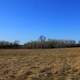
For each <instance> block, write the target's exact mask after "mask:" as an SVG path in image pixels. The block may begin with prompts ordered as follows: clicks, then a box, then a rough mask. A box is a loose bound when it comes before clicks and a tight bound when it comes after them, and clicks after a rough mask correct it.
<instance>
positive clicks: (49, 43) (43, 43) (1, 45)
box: [0, 36, 80, 49]
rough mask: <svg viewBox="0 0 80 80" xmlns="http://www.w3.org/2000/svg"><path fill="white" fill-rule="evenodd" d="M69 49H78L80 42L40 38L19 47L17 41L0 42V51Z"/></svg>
mask: <svg viewBox="0 0 80 80" xmlns="http://www.w3.org/2000/svg"><path fill="white" fill-rule="evenodd" d="M71 47H80V41H79V42H78V43H76V41H75V40H56V39H46V37H45V36H40V37H39V39H38V40H36V41H31V42H27V43H24V44H23V45H20V43H19V41H14V42H9V41H0V49H23V48H24V49H47V48H71Z"/></svg>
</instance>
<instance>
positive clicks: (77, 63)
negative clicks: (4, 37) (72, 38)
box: [0, 48, 80, 80]
mask: <svg viewBox="0 0 80 80" xmlns="http://www.w3.org/2000/svg"><path fill="white" fill-rule="evenodd" d="M0 80H80V48H69V49H67V48H65V49H40V50H26V49H24V50H23V49H22V50H0Z"/></svg>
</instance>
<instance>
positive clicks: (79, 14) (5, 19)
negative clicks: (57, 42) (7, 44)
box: [0, 0, 80, 42]
mask: <svg viewBox="0 0 80 80" xmlns="http://www.w3.org/2000/svg"><path fill="white" fill-rule="evenodd" d="M40 35H45V36H46V37H47V38H52V39H74V40H80V0H0V40H8V41H14V40H19V41H21V42H26V41H30V40H36V39H37V38H38V37H39V36H40Z"/></svg>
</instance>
